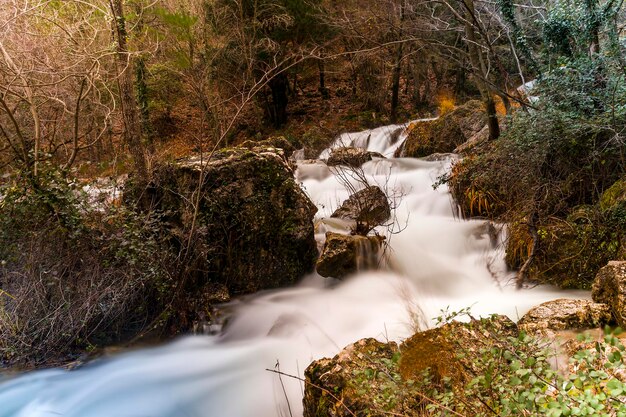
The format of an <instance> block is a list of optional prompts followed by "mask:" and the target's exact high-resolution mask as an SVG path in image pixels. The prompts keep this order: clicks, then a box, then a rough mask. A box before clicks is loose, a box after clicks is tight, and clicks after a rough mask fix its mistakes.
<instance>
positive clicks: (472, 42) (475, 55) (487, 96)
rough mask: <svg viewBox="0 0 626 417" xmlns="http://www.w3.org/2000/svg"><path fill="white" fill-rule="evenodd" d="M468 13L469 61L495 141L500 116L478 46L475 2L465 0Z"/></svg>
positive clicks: (490, 136)
mask: <svg viewBox="0 0 626 417" xmlns="http://www.w3.org/2000/svg"><path fill="white" fill-rule="evenodd" d="M465 5H466V13H465V37H466V38H467V48H468V52H469V59H470V63H471V65H472V71H473V72H474V75H475V77H474V79H475V81H476V85H477V86H478V89H479V90H480V95H481V97H482V98H483V102H484V103H485V109H486V111H487V117H488V121H487V125H488V126H489V139H491V140H495V139H497V138H498V137H500V124H499V123H498V115H497V113H496V103H495V101H494V100H493V95H492V94H491V91H490V88H489V86H488V84H487V82H486V77H487V74H488V72H487V68H486V65H485V60H484V57H483V52H482V50H481V49H480V48H479V46H478V42H477V39H476V32H475V30H474V29H475V28H474V24H473V23H472V22H474V21H475V9H474V0H465Z"/></svg>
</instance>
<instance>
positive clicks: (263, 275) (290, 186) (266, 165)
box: [131, 147, 318, 295]
mask: <svg viewBox="0 0 626 417" xmlns="http://www.w3.org/2000/svg"><path fill="white" fill-rule="evenodd" d="M198 192H199V195H198ZM139 200H140V201H141V202H142V204H143V206H144V209H151V210H159V211H161V212H162V213H163V220H164V223H165V224H166V225H167V227H168V228H169V230H170V231H171V234H172V235H173V240H174V241H175V242H176V243H177V244H180V245H185V244H187V243H188V242H191V243H192V251H191V255H190V256H188V258H189V261H188V266H189V268H190V269H191V271H192V272H191V273H190V275H191V276H192V277H193V279H189V283H188V284H187V285H186V286H187V288H188V289H189V290H190V291H196V290H195V289H197V288H202V287H204V286H205V285H206V284H207V283H208V282H212V283H219V284H223V285H225V286H226V287H227V288H228V291H229V292H230V294H232V295H237V294H246V293H252V292H255V291H258V290H261V289H268V288H276V287H280V286H286V285H290V284H293V283H295V282H296V280H298V279H299V278H301V277H302V276H303V275H304V274H306V273H308V272H310V271H312V270H313V268H314V266H315V261H316V259H317V255H318V253H317V245H316V242H315V238H314V226H313V217H314V215H315V212H316V211H317V208H316V207H315V205H314V204H313V203H312V202H311V201H310V200H309V198H308V197H307V196H306V195H305V194H304V192H303V191H302V190H301V188H300V187H299V186H298V184H297V183H296V181H295V179H294V174H293V171H292V169H291V167H290V165H289V163H288V162H287V160H286V158H285V157H284V154H283V152H282V151H281V150H279V149H276V148H273V147H257V148H253V149H243V148H234V149H228V150H224V151H220V152H218V153H216V154H214V155H213V156H212V157H211V159H209V160H208V161H207V160H203V159H202V158H199V157H191V158H186V159H183V160H180V161H177V162H175V163H171V164H167V165H163V166H160V167H158V168H157V169H156V170H155V171H154V173H153V179H152V182H151V184H150V186H149V188H148V189H147V191H145V192H143V194H142V197H141V198H140V199H139ZM131 201H132V200H131ZM196 202H197V211H196V210H195V208H196V204H195V203H196ZM192 227H194V228H195V232H196V233H195V234H194V236H192V238H191V240H190V239H189V230H191V228H192Z"/></svg>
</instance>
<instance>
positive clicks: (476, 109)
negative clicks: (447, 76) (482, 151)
mask: <svg viewBox="0 0 626 417" xmlns="http://www.w3.org/2000/svg"><path fill="white" fill-rule="evenodd" d="M486 124H487V116H486V113H485V110H484V106H483V103H481V102H480V101H477V100H472V101H468V102H467V103H465V104H463V105H462V106H459V107H457V108H456V109H454V110H453V111H451V112H450V113H446V114H444V115H443V116H441V117H439V118H438V119H435V120H427V121H419V122H416V123H414V124H413V125H411V126H409V128H408V130H409V135H408V137H407V139H406V141H405V143H404V145H403V146H402V147H401V148H399V149H398V152H397V153H396V156H403V157H412V158H422V157H425V156H428V155H430V154H433V153H449V152H453V151H454V150H455V149H456V148H457V147H459V146H460V145H463V144H464V143H466V142H468V141H470V143H474V142H476V143H478V142H479V141H480V139H481V138H482V137H483V136H484V132H485V129H484V128H485V125H486ZM481 131H482V132H483V134H482V135H481ZM467 146H468V147H469V146H470V145H467ZM471 146H474V145H471Z"/></svg>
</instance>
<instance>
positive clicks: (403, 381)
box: [303, 316, 518, 417]
mask: <svg viewBox="0 0 626 417" xmlns="http://www.w3.org/2000/svg"><path fill="white" fill-rule="evenodd" d="M517 334H518V332H517V327H516V326H515V324H514V323H513V322H512V321H511V320H509V319H508V318H506V317H504V316H494V317H492V318H489V319H482V320H472V321H471V322H470V323H458V322H452V323H449V324H446V325H444V326H442V327H440V328H436V329H431V330H427V331H425V332H420V333H417V334H415V335H414V336H413V337H411V338H410V339H408V340H406V341H405V342H404V343H402V344H401V345H400V346H399V347H398V346H397V345H396V343H394V342H389V343H383V342H379V341H377V340H375V339H363V340H360V341H358V342H356V343H353V344H351V345H349V346H347V347H346V348H345V349H343V350H342V351H341V352H340V353H339V354H338V355H336V356H335V357H333V358H332V359H327V358H325V359H320V360H318V361H315V362H313V363H312V364H311V365H309V367H308V368H307V369H306V371H305V379H306V384H305V391H304V401H303V404H304V417H331V416H332V417H348V416H351V417H354V416H371V417H374V416H376V417H378V416H380V417H383V416H394V415H395V416H422V415H430V414H428V413H427V412H426V405H428V404H429V403H430V401H429V400H428V397H427V396H425V395H423V394H422V392H423V391H424V388H425V387H424V382H423V381H424V378H425V374H426V373H428V374H429V378H431V379H430V381H429V382H426V384H435V385H437V386H441V387H444V386H445V387H444V389H452V390H455V392H457V393H459V394H460V395H462V392H463V386H464V383H466V382H468V381H470V380H471V379H472V378H473V377H475V376H478V375H481V374H484V372H485V369H479V368H478V367H477V365H476V363H475V362H473V359H474V358H475V357H476V356H479V355H481V354H482V352H483V351H484V350H488V349H490V348H491V347H494V344H495V343H496V342H495V341H496V340H498V339H499V338H502V339H506V338H507V337H516V336H517Z"/></svg>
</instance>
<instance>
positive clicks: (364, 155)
mask: <svg viewBox="0 0 626 417" xmlns="http://www.w3.org/2000/svg"><path fill="white" fill-rule="evenodd" d="M373 158H384V156H383V155H381V154H380V153H378V152H370V151H366V150H365V149H359V148H350V147H343V148H336V149H333V151H332V152H331V154H330V156H329V157H328V160H327V161H326V165H328V166H331V167H332V166H338V165H346V166H349V167H353V168H359V167H360V166H361V165H363V164H364V163H366V162H368V161H371V160H372V159H373Z"/></svg>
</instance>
